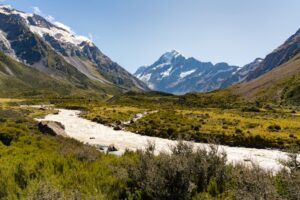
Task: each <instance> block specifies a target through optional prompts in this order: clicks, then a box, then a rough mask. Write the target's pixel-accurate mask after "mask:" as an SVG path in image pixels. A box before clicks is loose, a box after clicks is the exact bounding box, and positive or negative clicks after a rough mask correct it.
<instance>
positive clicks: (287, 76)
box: [232, 53, 300, 104]
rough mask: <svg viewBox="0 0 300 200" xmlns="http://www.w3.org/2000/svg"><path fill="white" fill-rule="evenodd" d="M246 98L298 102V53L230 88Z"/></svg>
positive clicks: (299, 54) (299, 79) (299, 99)
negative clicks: (264, 72) (267, 70)
mask: <svg viewBox="0 0 300 200" xmlns="http://www.w3.org/2000/svg"><path fill="white" fill-rule="evenodd" d="M232 92H233V93H234V94H238V95H241V96H242V97H244V98H245V99H247V100H271V101H276V102H290V103H297V104H299V102H300V53H298V54H297V55H296V56H294V57H293V58H292V59H290V60H289V61H288V62H286V63H284V64H282V65H280V66H279V67H276V68H275V69H273V70H271V71H270V72H268V73H266V74H264V75H262V76H260V77H258V78H256V79H254V80H252V81H250V82H244V83H241V84H238V85H236V86H234V87H233V88H232Z"/></svg>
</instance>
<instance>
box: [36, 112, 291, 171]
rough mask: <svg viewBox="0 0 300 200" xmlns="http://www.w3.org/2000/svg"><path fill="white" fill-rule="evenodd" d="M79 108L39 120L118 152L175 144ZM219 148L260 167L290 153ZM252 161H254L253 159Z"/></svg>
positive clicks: (272, 166) (275, 164) (270, 166)
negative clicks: (93, 117)
mask: <svg viewBox="0 0 300 200" xmlns="http://www.w3.org/2000/svg"><path fill="white" fill-rule="evenodd" d="M79 114H80V111H77V110H65V109H59V113H58V114H50V115H47V116H46V117H45V118H43V119H37V120H38V121H43V120H47V121H57V122H60V123H62V124H63V125H64V126H65V131H66V133H67V135H68V136H69V137H71V138H74V139H76V140H78V141H81V142H83V143H88V144H90V145H103V146H109V145H111V144H113V145H114V146H115V147H117V149H118V150H119V152H121V153H122V152H124V151H125V150H126V149H128V150H133V151H135V150H137V149H141V150H143V149H145V148H146V147H147V145H148V144H149V142H151V143H154V144H155V147H156V153H159V152H170V146H174V145H176V141H173V140H168V139H162V138H157V137H149V136H143V135H139V134H135V133H132V132H127V131H116V130H113V128H111V127H107V126H105V125H102V124H98V123H95V122H92V121H89V120H87V119H83V118H81V117H79ZM192 144H193V145H194V147H195V148H206V149H209V144H204V143H192ZM218 150H219V151H220V152H225V153H226V154H227V159H228V162H230V163H245V164H250V163H251V162H253V163H255V164H257V165H259V166H260V167H261V168H263V169H266V170H271V171H273V172H276V171H278V170H280V169H281V168H282V165H281V164H280V161H282V160H286V159H287V158H288V156H287V154H286V153H284V152H282V151H279V150H272V149H255V148H243V147H228V146H223V145H219V146H218ZM250 161H251V162H250Z"/></svg>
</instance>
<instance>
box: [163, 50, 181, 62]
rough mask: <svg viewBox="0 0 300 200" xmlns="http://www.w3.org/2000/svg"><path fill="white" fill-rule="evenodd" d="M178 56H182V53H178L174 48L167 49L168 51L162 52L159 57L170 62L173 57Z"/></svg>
mask: <svg viewBox="0 0 300 200" xmlns="http://www.w3.org/2000/svg"><path fill="white" fill-rule="evenodd" d="M179 56H182V54H180V53H179V52H178V51H176V50H171V51H168V52H166V53H164V54H163V55H162V56H161V59H162V60H164V62H171V61H172V60H173V59H176V58H177V57H179ZM182 57H183V56H182Z"/></svg>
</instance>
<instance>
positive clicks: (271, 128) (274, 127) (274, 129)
mask: <svg viewBox="0 0 300 200" xmlns="http://www.w3.org/2000/svg"><path fill="white" fill-rule="evenodd" d="M280 130H281V127H280V126H279V125H277V124H274V125H270V126H268V131H270V132H278V131H280Z"/></svg>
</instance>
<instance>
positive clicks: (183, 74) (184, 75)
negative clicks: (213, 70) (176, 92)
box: [179, 69, 196, 78]
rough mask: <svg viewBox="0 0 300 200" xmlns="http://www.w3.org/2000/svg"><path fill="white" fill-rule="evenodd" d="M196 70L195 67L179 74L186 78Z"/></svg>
mask: <svg viewBox="0 0 300 200" xmlns="http://www.w3.org/2000/svg"><path fill="white" fill-rule="evenodd" d="M195 71H196V70H195V69H193V70H190V71H186V72H181V73H180V75H179V77H180V78H185V77H187V76H189V75H191V74H193V73H194V72H195Z"/></svg>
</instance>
